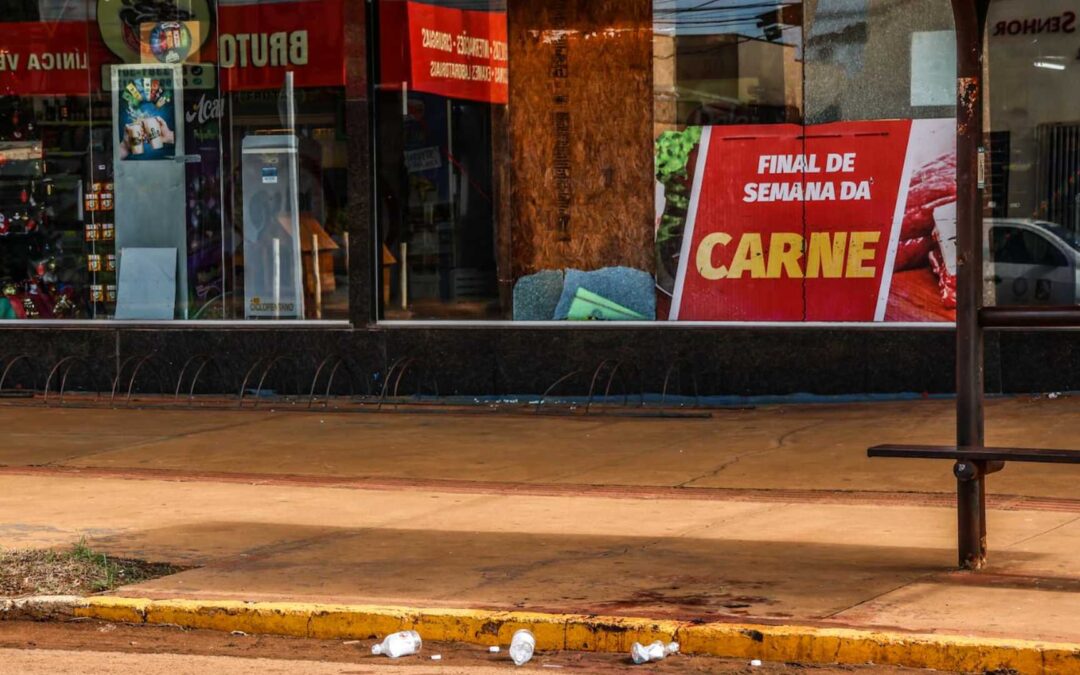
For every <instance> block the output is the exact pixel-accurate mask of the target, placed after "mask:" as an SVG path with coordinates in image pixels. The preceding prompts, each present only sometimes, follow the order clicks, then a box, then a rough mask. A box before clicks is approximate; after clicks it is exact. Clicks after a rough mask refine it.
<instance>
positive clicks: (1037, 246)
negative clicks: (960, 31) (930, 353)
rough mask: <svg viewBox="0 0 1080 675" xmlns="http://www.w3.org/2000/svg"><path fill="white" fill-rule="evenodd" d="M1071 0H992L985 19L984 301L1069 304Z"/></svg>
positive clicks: (1077, 225)
mask: <svg viewBox="0 0 1080 675" xmlns="http://www.w3.org/2000/svg"><path fill="white" fill-rule="evenodd" d="M1078 9H1080V3H1075V2H1055V3H1028V2H1020V1H1017V0H995V1H994V2H993V3H991V5H990V12H989V17H988V20H987V33H988V35H987V43H986V44H987V54H986V59H985V61H984V63H985V68H986V77H985V82H986V94H985V96H986V100H985V108H984V110H985V114H986V120H985V127H986V133H987V143H986V150H987V158H988V160H989V162H988V164H989V167H988V171H987V175H986V179H987V185H986V193H985V195H986V205H985V206H986V208H985V213H986V216H987V218H986V221H985V230H986V234H987V236H986V243H985V258H986V260H985V263H984V264H985V266H986V275H985V279H986V284H985V301H986V302H987V303H990V304H994V303H996V304H998V305H1055V304H1056V305H1061V304H1074V303H1076V302H1077V298H1076V267H1077V259H1078V254H1077V249H1078V241H1080V236H1078V233H1080V180H1078V179H1080V91H1078V88H1077V87H1076V86H1075V80H1076V77H1077V75H1078V74H1080V69H1078V67H1077V63H1076V44H1075V34H1076V13H1077V10H1078Z"/></svg>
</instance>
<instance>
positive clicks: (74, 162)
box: [0, 0, 348, 321]
mask: <svg viewBox="0 0 1080 675" xmlns="http://www.w3.org/2000/svg"><path fill="white" fill-rule="evenodd" d="M0 6H2V7H3V8H4V12H3V14H2V16H3V22H2V23H0V286H2V294H0V318H4V319H120V320H139V321H145V320H173V319H179V320H185V319H187V320H194V319H201V320H211V319H226V320H244V319H267V320H274V319H277V320H287V319H346V318H348V301H347V297H348V293H347V278H348V275H347V270H346V260H347V254H346V253H347V246H348V237H347V222H348V221H347V216H346V210H345V207H346V194H345V193H346V190H345V186H346V180H345V170H346V166H347V162H348V160H347V156H346V152H345V125H344V110H343V109H344V84H345V66H344V64H345V38H344V36H345V31H344V28H343V26H344V11H345V10H344V7H345V3H344V0H294V1H286V2H268V1H258V0H256V1H250V0H242V1H236V0H216V1H215V0H182V1H181V0H63V1H61V0H40V1H38V2H21V1H18V0H0Z"/></svg>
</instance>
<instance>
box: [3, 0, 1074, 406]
mask: <svg viewBox="0 0 1080 675" xmlns="http://www.w3.org/2000/svg"><path fill="white" fill-rule="evenodd" d="M1076 5H1077V3H1075V2H1071V1H1068V0H1053V1H1052V2H1044V3H1038V4H1037V5H1035V4H1033V3H1024V2H1021V1H1020V0H996V1H995V2H993V3H991V4H990V8H989V16H988V20H987V40H986V56H985V58H984V67H985V75H984V90H985V99H984V118H985V132H986V133H985V138H984V142H983V147H984V153H983V156H984V162H983V170H982V171H981V172H980V173H981V175H980V181H981V182H982V184H983V186H984V190H983V194H984V206H985V208H984V224H985V228H984V229H985V238H986V242H985V251H986V255H985V257H986V259H987V266H986V275H985V278H986V282H985V293H984V296H985V302H986V303H987V304H1000V305H1006V304H1007V305H1072V304H1075V303H1076V294H1077V292H1078V290H1077V288H1078V287H1077V270H1078V267H1080V265H1078V262H1080V187H1077V185H1078V183H1077V180H1076V174H1077V171H1078V169H1080V149H1078V148H1080V119H1078V115H1080V113H1077V112H1076V111H1077V110H1080V107H1078V106H1076V105H1074V101H1073V100H1072V99H1073V98H1074V97H1075V96H1077V95H1078V94H1076V93H1075V91H1076V88H1075V87H1071V86H1069V85H1068V83H1069V82H1070V79H1069V78H1070V76H1071V74H1072V73H1073V72H1074V71H1075V70H1076V69H1077V68H1080V66H1078V65H1077V63H1076V61H1077V58H1078V56H1077V55H1078V54H1080V43H1078V42H1077V40H1076V29H1077V25H1076V24H1077V19H1076V11H1077V7H1076ZM0 6H3V7H4V12H3V15H2V16H3V17H4V19H3V22H0V291H2V293H0V368H2V369H3V371H2V372H4V374H5V378H6V379H5V380H0V389H7V388H10V387H11V386H15V384H18V386H21V387H30V386H32V385H33V386H36V387H38V388H41V387H42V386H43V385H45V380H48V378H49V374H50V373H53V374H55V373H59V372H63V374H64V375H65V376H66V375H67V374H69V371H70V374H71V377H72V381H73V382H76V381H77V382H79V383H80V384H81V385H83V386H87V387H92V388H98V389H104V388H106V387H108V386H109V385H110V383H112V387H113V389H115V388H116V387H115V382H114V380H117V379H119V378H120V377H121V376H123V377H126V376H127V375H126V373H128V372H131V370H132V369H133V364H136V363H151V362H152V363H153V364H154V366H153V370H154V371H155V373H156V374H157V376H158V378H157V379H159V380H161V381H162V382H161V384H160V385H158V384H154V383H149V382H148V383H146V386H148V387H157V388H158V389H160V390H162V391H165V392H171V391H172V390H173V389H174V388H175V390H176V391H179V390H180V389H181V388H186V386H187V384H186V383H185V381H184V377H185V370H186V369H187V367H189V366H191V367H192V368H198V367H199V364H202V365H205V364H206V363H208V362H210V361H211V360H212V361H213V363H214V368H212V369H209V370H207V372H206V375H205V378H204V379H203V380H202V381H201V382H200V383H199V387H200V389H206V390H220V391H235V389H236V387H238V386H241V385H242V380H243V379H244V376H245V375H246V374H247V375H249V374H251V373H252V372H258V368H257V365H256V364H258V363H264V364H265V363H270V362H275V363H280V366H278V368H279V370H281V371H282V372H288V373H289V378H286V379H290V378H291V380H296V381H298V382H300V384H297V385H296V387H295V389H296V390H297V391H298V392H300V391H303V390H305V389H306V384H304V383H306V382H309V381H312V379H311V378H312V377H314V378H315V380H316V381H317V380H318V378H319V372H318V371H319V369H320V366H325V365H326V364H327V363H339V362H342V363H345V364H347V370H348V371H349V376H348V377H350V378H352V379H353V380H354V381H353V383H352V384H353V385H355V386H356V387H368V388H369V389H370V388H371V387H372V386H374V387H375V388H378V386H379V384H380V382H384V381H385V379H380V378H385V376H386V373H387V371H388V370H390V368H391V367H392V365H393V364H394V363H405V362H408V363H415V364H422V369H423V371H424V372H425V373H427V374H428V375H427V378H428V379H426V380H423V379H422V378H421V379H418V380H417V383H416V385H415V386H416V387H417V390H418V391H419V390H420V389H423V388H424V387H427V391H430V392H432V393H434V392H436V391H437V392H438V393H440V394H461V395H494V396H499V395H517V394H537V393H541V392H544V391H546V390H547V389H548V388H549V387H551V385H553V384H554V383H556V382H557V381H560V380H563V378H566V379H565V387H564V388H563V391H564V392H565V393H584V391H585V390H586V389H587V388H588V385H589V378H588V374H589V373H592V372H594V370H595V369H596V367H597V366H598V365H600V364H601V363H603V362H604V361H608V362H615V363H619V364H625V366H624V368H625V369H626V370H627V371H631V372H633V373H634V378H635V381H636V384H635V385H634V386H636V387H638V388H639V389H641V390H645V391H647V392H659V391H660V390H661V389H662V388H666V387H667V382H668V380H670V376H671V375H672V374H673V373H676V374H680V375H683V374H685V375H686V376H687V377H688V378H689V379H692V380H693V381H694V384H695V387H694V390H695V391H697V392H698V393H700V394H709V395H735V396H751V395H785V394H791V393H812V394H822V395H830V394H854V393H901V392H930V393H942V392H949V391H952V390H953V358H954V357H953V342H954V330H953V323H954V321H955V318H956V298H955V274H956V246H955V236H956V201H957V190H956V138H957V129H956V99H957V93H956V92H957V89H956V72H957V67H956V53H957V33H956V30H955V26H954V19H953V7H952V4H951V2H950V0H803V1H801V2H800V1H794V2H746V1H743V0H730V1H727V0H725V1H723V2H710V3H702V2H700V0H543V1H541V0H373V1H372V2H367V3H364V2H354V1H353V0H65V1H63V2H61V1H59V0H0ZM1069 343H1070V338H1069V334H1062V333H1058V334H1042V335H1032V334H1026V333H1000V334H993V335H992V336H991V338H990V341H989V343H988V386H989V388H990V389H991V390H994V391H1027V390H1033V389H1036V388H1039V387H1046V386H1049V387H1052V388H1062V389H1064V388H1073V387H1074V386H1075V383H1074V380H1076V379H1077V378H1076V376H1074V375H1072V374H1071V372H1070V371H1072V372H1075V371H1076V369H1069V368H1062V367H1061V363H1062V360H1063V359H1069V358H1073V357H1071V354H1072V353H1073V350H1072V349H1071V348H1070V347H1069ZM65 359H68V361H67V362H66V363H67V364H68V365H66V366H62V367H61V370H59V371H57V370H56V367H57V364H59V363H61V362H64V360H65ZM73 364H78V367H77V368H74V369H72V365H73ZM417 367H418V368H420V366H419V365H418V366H417ZM126 369H127V370H126ZM253 369H255V370H254V371H253ZM150 370H151V369H150V368H148V370H147V372H149V371H150ZM200 370H201V369H200ZM574 373H583V375H581V376H580V377H578V376H574ZM188 376H189V377H190V370H189V371H188ZM132 377H135V376H134V375H132ZM346 379H347V378H346ZM174 385H175V387H174ZM45 386H47V385H45ZM192 386H193V387H194V386H195V385H194V384H192ZM314 386H315V384H314V383H313V384H312V387H313V388H314ZM628 386H629V385H628Z"/></svg>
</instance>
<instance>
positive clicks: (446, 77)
mask: <svg viewBox="0 0 1080 675" xmlns="http://www.w3.org/2000/svg"><path fill="white" fill-rule="evenodd" d="M381 9H382V10H383V11H382V26H383V35H396V34H404V32H405V30H407V38H408V39H407V40H405V41H403V42H398V41H397V40H388V39H384V40H383V43H382V44H383V46H382V51H381V54H382V81H383V82H384V83H386V84H390V83H393V82H401V81H407V82H408V84H409V87H410V88H411V89H415V90H417V91H423V92H427V93H430V94H438V95H440V96H446V97H448V98H460V99H467V100H472V101H484V102H488V103H506V102H507V101H508V100H509V84H508V79H507V78H508V74H509V60H508V56H507V42H506V39H507V38H506V35H507V34H506V12H481V11H473V10H462V9H454V8H450V7H441V6H439V5H429V4H424V3H421V2H390V3H384V4H383V6H382V7H381ZM402 10H404V11H402ZM403 24H404V25H403Z"/></svg>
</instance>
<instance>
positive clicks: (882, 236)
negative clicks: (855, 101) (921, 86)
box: [670, 120, 956, 322]
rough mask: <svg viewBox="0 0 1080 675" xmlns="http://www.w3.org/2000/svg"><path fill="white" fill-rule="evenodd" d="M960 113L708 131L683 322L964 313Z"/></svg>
mask: <svg viewBox="0 0 1080 675" xmlns="http://www.w3.org/2000/svg"><path fill="white" fill-rule="evenodd" d="M954 158H955V134H954V133H953V121H952V120H916V121H911V120H890V121H872V122H839V123H835V124H824V125H815V126H810V127H801V126H797V125H761V126H717V127H707V128H705V129H704V130H703V134H702V138H701V144H700V146H699V148H698V155H697V163H696V167H695V172H694V180H693V189H692V193H691V204H690V210H689V214H688V218H687V223H686V229H685V233H684V235H683V241H682V248H681V254H680V265H679V268H678V275H677V278H676V281H675V289H674V291H675V292H674V297H673V299H672V308H671V317H670V318H671V319H673V320H683V321H784V322H788V321H795V322H801V321H815V322H872V321H948V320H952V319H953V318H954V317H955V314H954V309H955V294H954V289H955V229H956V226H955V202H956V189H955V180H954V176H953V174H952V173H950V170H951V171H953V172H954V171H955V159H954Z"/></svg>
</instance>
